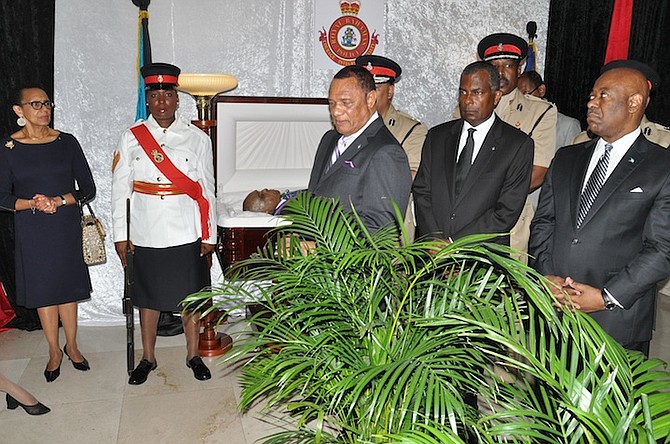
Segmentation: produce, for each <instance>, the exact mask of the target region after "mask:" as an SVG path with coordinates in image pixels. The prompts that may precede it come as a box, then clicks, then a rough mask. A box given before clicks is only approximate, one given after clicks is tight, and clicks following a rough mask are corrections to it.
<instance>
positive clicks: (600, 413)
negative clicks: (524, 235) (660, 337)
mask: <svg viewBox="0 0 670 444" xmlns="http://www.w3.org/2000/svg"><path fill="white" fill-rule="evenodd" d="M286 218H287V219H288V220H290V221H291V222H292V224H291V225H290V226H285V227H280V228H278V229H277V230H276V232H275V233H274V235H275V236H274V239H275V240H274V241H273V242H270V243H269V244H268V245H267V247H266V248H265V249H264V250H263V251H261V252H260V254H259V256H258V257H256V258H252V259H249V260H247V261H244V262H242V263H240V264H238V265H237V266H236V267H234V269H233V270H231V273H230V274H229V279H227V280H226V281H225V282H223V283H221V285H220V286H219V287H217V288H214V289H213V290H212V291H211V292H210V291H207V292H202V293H198V294H195V295H192V296H190V297H189V298H187V299H186V301H185V303H187V304H190V305H191V306H201V307H204V304H205V302H206V301H208V300H210V299H211V298H212V297H216V298H217V300H222V299H225V300H226V303H227V304H230V302H231V301H238V303H239V304H240V305H243V304H244V303H246V302H247V301H248V300H249V298H252V297H253V298H259V299H260V302H261V303H262V304H263V305H264V306H265V307H266V312H265V313H260V314H258V315H256V316H254V317H253V318H252V319H251V323H252V324H254V325H255V326H256V327H257V329H256V330H255V331H252V332H248V331H247V332H244V334H242V335H241V336H240V337H239V338H237V340H236V345H235V346H234V348H233V350H232V351H231V352H230V353H229V354H227V355H226V356H225V357H224V362H225V363H226V364H228V365H232V364H234V363H240V362H241V363H242V372H241V385H242V397H241V408H242V409H243V410H246V409H248V408H249V407H250V406H252V405H253V404H254V403H259V402H260V403H264V404H265V408H266V409H267V410H268V411H271V412H278V413H280V414H283V415H284V420H285V421H286V424H285V428H286V430H285V431H282V432H280V433H277V434H275V435H273V436H271V437H268V438H267V441H266V442H267V443H289V442H290V443H307V442H310V443H312V442H316V443H328V442H338V443H339V442H345V443H346V442H348V443H373V442H402V443H445V442H446V443H449V442H454V443H461V442H466V440H467V441H468V442H483V443H495V442H546V443H614V442H616V443H634V442H649V443H652V442H670V439H668V437H667V436H668V434H669V432H670V393H669V392H668V389H669V388H670V374H668V373H667V372H666V371H665V370H664V367H665V363H664V362H663V361H660V360H646V359H644V358H643V357H642V355H641V354H638V353H633V352H628V351H626V350H624V349H623V348H622V347H621V346H619V345H618V344H617V343H616V342H615V341H614V340H613V339H611V338H610V337H609V336H608V335H606V334H605V333H604V332H603V331H602V330H601V329H600V328H599V326H598V325H597V324H596V323H595V322H593V321H592V320H591V318H590V317H588V316H585V315H583V314H581V313H571V312H565V313H563V314H557V312H556V311H555V310H554V308H553V306H552V301H553V296H552V295H551V292H550V291H549V287H548V285H549V283H548V282H547V281H545V280H544V279H543V278H542V277H541V276H539V275H538V274H537V273H536V272H535V271H533V270H532V269H530V268H528V267H526V266H524V265H523V264H521V263H519V262H517V261H515V260H513V259H511V258H510V256H509V249H508V248H507V247H502V246H500V245H497V244H494V243H491V242H490V241H491V240H492V236H484V235H475V236H470V237H468V238H464V239H461V240H458V241H456V242H454V243H452V244H443V243H439V242H435V241H428V240H425V241H418V242H415V243H413V244H409V245H406V246H401V245H400V244H399V243H398V242H397V233H396V232H395V231H394V230H392V229H383V230H380V231H378V232H376V233H369V232H368V231H367V230H366V229H365V227H364V226H363V224H362V223H361V221H360V219H359V218H358V217H357V215H356V214H355V213H354V214H344V213H343V212H342V211H341V210H340V209H339V206H338V205H337V203H336V202H332V201H330V200H324V199H319V198H315V197H312V196H309V195H306V194H304V195H300V196H299V197H298V198H297V199H295V200H294V201H292V202H290V203H289V205H288V206H287V215H286ZM398 219H399V220H400V219H401V215H400V213H399V212H398ZM305 238H309V239H313V240H314V248H313V249H312V250H311V251H309V252H305V251H304V248H303V247H304V245H303V244H302V243H301V242H300V241H299V239H305ZM242 281H243V282H245V284H244V285H241V282H242ZM217 305H218V304H216V303H215V304H214V306H213V307H212V309H216V307H217ZM474 394H476V399H477V401H476V403H473V398H474V396H473V395H474Z"/></svg>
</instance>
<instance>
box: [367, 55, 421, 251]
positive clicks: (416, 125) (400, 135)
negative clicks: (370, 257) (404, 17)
mask: <svg viewBox="0 0 670 444" xmlns="http://www.w3.org/2000/svg"><path fill="white" fill-rule="evenodd" d="M356 65H358V66H362V67H363V68H365V69H367V70H368V71H370V74H372V77H373V78H374V79H375V86H376V88H377V112H378V113H379V115H380V116H382V119H383V120H384V124H385V125H386V127H387V128H388V129H389V131H391V134H393V137H395V138H396V140H397V141H398V142H399V143H400V145H401V146H402V148H403V150H405V153H406V154H407V159H408V160H409V168H410V171H411V172H412V178H414V176H415V175H416V172H417V170H418V169H419V163H420V162H421V149H422V147H423V142H424V140H425V139H426V133H427V132H428V129H427V128H426V125H424V124H423V123H421V122H419V121H418V120H416V119H415V118H413V117H412V116H410V115H409V114H406V113H404V112H402V111H398V110H397V109H396V108H395V107H394V106H393V103H392V102H393V95H394V94H395V83H396V82H397V81H398V80H399V79H400V75H401V74H402V69H401V68H400V65H398V64H397V63H396V62H394V61H393V60H391V59H389V58H386V57H382V56H378V55H364V56H360V57H358V58H357V59H356ZM405 229H406V231H407V235H408V237H409V240H410V242H411V241H413V240H414V230H415V227H414V215H413V204H412V201H411V199H410V204H409V206H408V207H407V214H406V215H405Z"/></svg>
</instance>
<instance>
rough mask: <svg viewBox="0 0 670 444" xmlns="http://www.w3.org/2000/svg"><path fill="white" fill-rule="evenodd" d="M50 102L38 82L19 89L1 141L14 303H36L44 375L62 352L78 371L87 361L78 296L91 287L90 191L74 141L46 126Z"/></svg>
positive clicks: (0, 184) (50, 377) (54, 369)
mask: <svg viewBox="0 0 670 444" xmlns="http://www.w3.org/2000/svg"><path fill="white" fill-rule="evenodd" d="M52 108H53V103H52V102H51V101H50V100H49V97H48V96H47V94H46V93H45V92H44V91H43V90H42V89H40V88H23V89H21V90H20V91H19V92H18V94H17V96H16V102H15V105H14V106H13V110H14V112H15V113H16V115H17V116H18V117H19V118H18V119H17V123H18V124H19V126H22V128H21V129H20V130H19V131H17V132H15V133H14V134H12V135H11V138H9V139H6V140H3V141H2V145H0V206H2V207H5V208H8V209H12V210H14V221H15V227H16V228H15V230H16V293H17V303H18V304H19V305H23V306H25V307H28V308H36V309H37V313H38V315H39V318H40V323H41V324H42V329H43V330H44V335H45V337H46V340H47V342H48V344H49V362H48V363H47V366H46V369H45V370H44V377H45V378H46V380H47V382H51V381H54V380H55V379H56V378H58V376H59V375H60V364H61V361H62V360H63V354H65V355H66V356H68V358H69V359H70V360H71V361H72V364H73V366H74V368H76V369H77V370H82V371H85V370H88V369H89V368H90V367H89V364H88V361H86V359H84V357H83V356H82V354H81V352H80V351H79V347H78V346H77V302H78V301H81V300H84V299H88V298H89V297H90V293H91V280H90V277H89V274H88V268H87V266H86V264H85V263H84V258H83V254H82V246H81V222H80V214H79V208H78V205H77V204H78V202H79V201H82V200H90V199H92V198H93V196H94V195H95V184H94V182H93V176H92V175H91V170H90V168H89V166H88V163H87V162H86V158H85V157H84V153H83V151H82V149H81V146H80V145H79V143H78V142H77V140H76V139H75V138H74V136H72V135H71V134H66V133H62V132H60V131H56V130H54V129H53V128H50V127H49V123H50V122H51V110H52ZM59 321H60V322H61V323H62V325H63V330H64V331H65V339H66V342H65V346H64V347H63V351H61V349H60V345H59V343H58V322H59Z"/></svg>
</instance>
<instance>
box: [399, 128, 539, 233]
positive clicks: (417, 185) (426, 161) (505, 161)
mask: <svg viewBox="0 0 670 444" xmlns="http://www.w3.org/2000/svg"><path fill="white" fill-rule="evenodd" d="M462 129H463V120H462V119H458V120H453V121H451V122H447V123H443V124H441V125H438V126H436V127H434V128H431V129H430V131H428V135H427V136H426V141H425V142H424V145H423V152H422V154H421V165H420V166H419V170H418V172H417V174H416V178H415V179H414V185H413V187H412V192H413V194H414V208H415V211H416V219H417V229H418V234H419V236H426V235H427V236H430V237H436V238H443V239H446V238H449V237H451V238H452V239H454V240H455V239H458V238H460V237H463V236H466V235H468V234H474V233H508V232H509V231H510V230H511V229H512V227H513V226H514V224H515V223H516V221H517V219H518V218H519V215H520V214H521V210H522V209H523V205H524V202H525V201H526V196H527V195H528V188H529V187H530V177H531V173H532V170H533V140H532V139H531V138H530V137H528V136H527V135H526V134H525V133H523V132H521V131H519V130H518V129H516V128H514V127H512V126H511V125H508V124H507V123H505V122H503V121H502V120H500V119H499V118H498V117H497V116H496V118H495V122H494V123H493V126H492V127H491V129H490V130H489V133H488V134H487V136H486V138H485V139H484V143H483V144H482V147H481V149H480V150H479V154H478V155H477V157H476V158H475V162H474V163H473V164H472V167H471V168H470V172H469V173H468V176H467V178H466V179H465V182H464V183H463V185H462V189H461V192H460V194H459V195H458V196H456V195H455V192H454V181H455V171H456V158H457V154H458V141H459V138H460V135H461V130H462ZM497 241H498V242H500V243H505V244H509V236H504V237H501V238H499V239H497Z"/></svg>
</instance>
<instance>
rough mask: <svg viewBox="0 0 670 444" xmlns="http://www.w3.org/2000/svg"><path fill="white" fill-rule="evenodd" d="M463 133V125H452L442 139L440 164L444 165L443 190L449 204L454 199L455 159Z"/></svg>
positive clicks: (437, 163) (438, 163) (436, 163)
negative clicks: (442, 157) (442, 147)
mask: <svg viewBox="0 0 670 444" xmlns="http://www.w3.org/2000/svg"><path fill="white" fill-rule="evenodd" d="M462 131H463V124H462V123H461V124H460V125H454V127H453V128H452V129H451V131H450V132H449V133H448V134H447V136H446V138H445V139H444V149H443V150H442V151H441V153H442V154H443V155H444V159H442V162H443V163H442V164H443V165H444V174H443V175H442V177H444V179H445V182H444V190H445V191H447V193H446V194H447V195H448V197H449V199H450V201H451V202H453V201H454V199H455V198H456V196H455V194H456V192H455V188H456V157H457V154H458V144H459V142H460V138H461V132H462ZM435 165H440V162H439V161H437V162H435Z"/></svg>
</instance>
